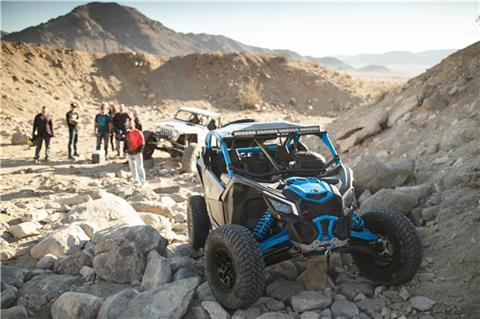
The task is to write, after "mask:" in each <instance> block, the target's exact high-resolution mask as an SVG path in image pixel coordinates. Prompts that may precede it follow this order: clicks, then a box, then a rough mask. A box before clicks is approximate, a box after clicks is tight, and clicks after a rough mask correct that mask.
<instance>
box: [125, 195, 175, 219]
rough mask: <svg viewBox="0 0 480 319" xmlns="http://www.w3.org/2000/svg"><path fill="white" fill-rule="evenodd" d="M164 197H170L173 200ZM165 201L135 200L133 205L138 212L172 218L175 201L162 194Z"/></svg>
mask: <svg viewBox="0 0 480 319" xmlns="http://www.w3.org/2000/svg"><path fill="white" fill-rule="evenodd" d="M164 198H169V199H170V200H171V201H169V200H166V199H164ZM162 199H164V200H163V201H140V202H133V203H132V206H133V208H135V210H137V211H138V212H144V213H153V214H158V215H162V216H165V217H167V218H171V217H172V216H173V211H172V207H173V206H175V201H174V200H173V199H171V198H170V197H167V196H162Z"/></svg>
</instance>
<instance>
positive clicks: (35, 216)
mask: <svg viewBox="0 0 480 319" xmlns="http://www.w3.org/2000/svg"><path fill="white" fill-rule="evenodd" d="M47 217H48V212H47V211H46V210H45V209H36V210H32V211H29V212H26V213H25V214H23V215H22V217H21V220H22V222H41V221H43V220H44V219H46V218H47Z"/></svg>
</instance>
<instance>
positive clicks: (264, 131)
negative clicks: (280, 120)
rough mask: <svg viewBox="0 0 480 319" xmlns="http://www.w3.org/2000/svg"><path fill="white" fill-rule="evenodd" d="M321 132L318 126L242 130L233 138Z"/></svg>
mask: <svg viewBox="0 0 480 319" xmlns="http://www.w3.org/2000/svg"><path fill="white" fill-rule="evenodd" d="M320 132H322V130H321V128H320V126H302V127H287V128H277V129H260V130H244V131H235V132H233V133H232V135H233V136H256V135H273V134H275V135H276V134H280V135H281V134H288V133H320Z"/></svg>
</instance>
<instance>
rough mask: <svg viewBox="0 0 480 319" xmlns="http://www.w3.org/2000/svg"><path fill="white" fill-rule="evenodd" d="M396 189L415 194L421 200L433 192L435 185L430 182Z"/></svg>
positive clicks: (411, 194)
mask: <svg viewBox="0 0 480 319" xmlns="http://www.w3.org/2000/svg"><path fill="white" fill-rule="evenodd" d="M395 190H396V191H400V192H403V193H406V194H408V195H410V196H414V197H415V198H416V200H417V201H418V202H419V201H421V200H422V199H424V198H425V197H427V196H428V195H430V194H431V193H432V190H433V187H432V184H430V183H424V184H420V185H415V186H401V187H396V188H395Z"/></svg>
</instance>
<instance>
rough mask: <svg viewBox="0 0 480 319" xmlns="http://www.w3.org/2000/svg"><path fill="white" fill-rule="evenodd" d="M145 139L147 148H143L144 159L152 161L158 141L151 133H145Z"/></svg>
mask: <svg viewBox="0 0 480 319" xmlns="http://www.w3.org/2000/svg"><path fill="white" fill-rule="evenodd" d="M143 138H144V139H145V146H144V147H143V159H146V160H147V159H151V158H152V156H153V152H155V149H156V140H155V137H154V136H153V133H152V132H150V131H145V132H143Z"/></svg>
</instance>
